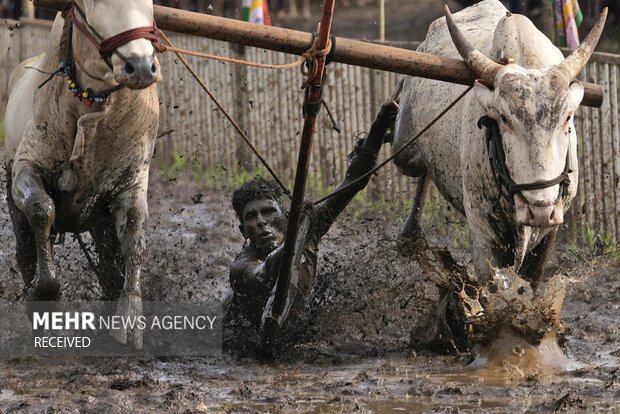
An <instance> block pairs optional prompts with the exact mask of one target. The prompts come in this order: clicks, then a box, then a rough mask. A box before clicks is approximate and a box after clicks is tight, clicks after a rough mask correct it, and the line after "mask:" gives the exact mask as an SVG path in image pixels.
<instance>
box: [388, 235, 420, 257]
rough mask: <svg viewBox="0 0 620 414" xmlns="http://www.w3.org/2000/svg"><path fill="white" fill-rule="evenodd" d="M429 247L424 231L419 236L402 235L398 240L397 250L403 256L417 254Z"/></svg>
mask: <svg viewBox="0 0 620 414" xmlns="http://www.w3.org/2000/svg"><path fill="white" fill-rule="evenodd" d="M427 248H428V244H427V243H426V238H425V237H424V233H421V232H420V234H419V236H417V237H410V236H400V237H399V238H398V239H397V240H396V250H397V251H398V253H399V254H400V255H402V256H406V257H407V256H417V255H419V254H420V253H421V252H423V251H425V250H426V249H427Z"/></svg>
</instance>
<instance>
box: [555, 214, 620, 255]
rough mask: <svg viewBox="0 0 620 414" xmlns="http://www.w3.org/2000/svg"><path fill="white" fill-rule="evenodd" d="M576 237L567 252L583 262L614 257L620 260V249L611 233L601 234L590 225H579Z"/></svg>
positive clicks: (569, 244) (570, 242)
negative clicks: (594, 258)
mask: <svg viewBox="0 0 620 414" xmlns="http://www.w3.org/2000/svg"><path fill="white" fill-rule="evenodd" d="M577 229H578V231H577V234H576V236H575V237H574V238H573V239H572V240H571V241H569V243H568V247H567V250H568V252H569V253H570V254H572V255H573V256H574V257H575V258H577V259H578V260H581V261H588V260H591V259H592V258H593V257H595V256H600V255H604V254H609V255H612V256H613V257H614V258H615V259H616V260H620V248H619V247H618V245H617V244H616V243H614V236H613V234H612V233H610V232H603V233H599V232H598V231H597V230H596V229H594V228H592V227H591V226H590V225H589V224H588V223H584V222H581V223H578V226H577Z"/></svg>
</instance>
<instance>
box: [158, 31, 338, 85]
mask: <svg viewBox="0 0 620 414" xmlns="http://www.w3.org/2000/svg"><path fill="white" fill-rule="evenodd" d="M159 34H160V36H161V37H162V38H163V39H164V40H165V41H166V43H167V44H162V43H161V42H154V43H153V45H154V46H155V50H157V52H159V53H163V52H174V53H176V55H177V56H179V55H181V54H183V55H188V56H194V57H199V58H204V59H211V60H217V61H219V62H225V63H234V64H237V65H244V66H250V67H254V68H260V69H292V68H296V67H297V66H300V67H301V69H300V71H301V74H302V75H303V76H304V77H305V78H306V80H305V81H304V83H303V84H302V86H301V89H305V88H306V87H307V86H308V83H309V82H310V79H313V78H314V76H315V75H316V72H317V68H318V66H317V62H316V60H317V59H318V58H324V57H325V56H327V55H328V54H329V51H330V50H331V47H332V42H331V40H329V39H328V42H327V47H326V48H325V49H323V50H318V38H317V39H314V42H313V43H312V46H311V47H310V49H308V50H307V51H306V52H304V53H303V54H302V55H301V56H300V57H299V58H298V59H297V60H296V61H295V62H292V63H285V64H282V65H274V64H271V63H258V62H250V61H247V60H241V59H235V58H231V57H226V56H217V55H212V54H210V53H204V52H197V51H194V50H187V49H181V48H178V47H176V46H174V45H173V44H172V42H170V39H168V38H167V37H166V35H165V34H164V33H163V32H162V31H161V30H160V31H159ZM179 58H180V56H179ZM304 62H307V66H308V68H307V69H305V68H304V66H303V63H304ZM188 69H189V68H188Z"/></svg>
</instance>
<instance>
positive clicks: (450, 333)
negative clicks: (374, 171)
mask: <svg viewBox="0 0 620 414" xmlns="http://www.w3.org/2000/svg"><path fill="white" fill-rule="evenodd" d="M419 260H420V262H421V264H422V267H423V268H424V269H425V270H426V271H427V273H428V274H429V275H430V277H431V279H432V280H433V281H434V282H435V283H436V284H437V286H439V287H440V288H442V289H444V290H445V291H446V294H445V296H444V298H443V299H442V301H441V303H440V306H439V309H438V315H439V316H438V317H437V321H436V325H437V326H439V327H438V328H436V329H435V330H434V332H435V335H436V336H438V337H441V336H443V338H441V339H443V340H444V342H446V339H449V340H450V341H452V343H453V344H454V346H455V347H456V348H458V349H460V350H463V348H464V347H465V346H467V348H469V349H470V350H471V351H472V354H473V356H474V359H473V362H471V363H470V364H469V365H468V366H467V368H466V370H464V371H462V372H459V373H458V375H461V376H463V379H464V380H471V381H479V380H480V379H482V380H483V381H489V382H491V383H495V384H509V383H515V382H517V383H518V382H520V381H523V380H551V379H552V378H553V376H554V375H556V374H558V373H562V372H567V371H571V370H575V369H577V368H579V367H580V365H579V364H577V363H575V362H571V361H570V360H569V359H568V358H567V357H566V355H564V353H563V352H562V350H561V349H560V346H559V344H558V340H559V338H560V337H561V336H562V335H563V333H564V328H563V326H562V323H561V313H562V307H563V304H564V299H565V297H566V292H567V286H568V278H567V277H566V276H565V275H563V274H556V275H554V276H552V277H550V278H549V279H548V280H546V282H545V283H544V284H543V285H541V286H539V288H538V289H537V290H536V291H534V290H533V289H532V287H531V285H530V283H529V282H528V281H527V280H525V279H523V278H521V277H520V276H519V275H518V274H517V273H516V272H515V271H514V270H513V268H503V269H495V274H494V276H493V279H492V280H490V281H488V282H487V283H485V284H480V283H479V282H478V281H477V280H476V278H475V277H473V276H472V275H471V273H470V271H469V269H467V268H465V267H463V266H460V265H458V264H457V263H456V261H455V260H454V259H453V258H452V256H451V254H450V252H449V251H448V250H447V249H441V248H431V249H428V250H427V251H425V252H421V253H420V254H419Z"/></svg>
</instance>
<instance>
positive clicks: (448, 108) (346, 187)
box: [313, 86, 473, 205]
mask: <svg viewBox="0 0 620 414" xmlns="http://www.w3.org/2000/svg"><path fill="white" fill-rule="evenodd" d="M472 88H473V86H470V87H468V88H467V89H465V91H464V92H463V93H462V94H460V95H459V96H458V97H457V98H456V99H455V100H454V101H452V103H451V104H450V105H448V106H447V107H446V108H445V109H444V110H443V111H441V112H440V113H439V115H437V116H436V117H435V118H434V119H433V120H432V121H431V122H430V123H429V124H428V125H426V126H425V127H424V128H423V129H422V130H421V131H420V132H418V133H417V135H416V136H415V137H413V138H411V139H410V140H409V141H407V143H405V145H403V146H402V147H401V148H400V149H399V150H398V151H396V152H395V153H393V154H392V156H390V157H389V158H387V159H386V160H385V161H383V162H382V163H381V164H379V165H377V166H376V167H375V168H373V169H372V170H370V171H368V172H367V173H365V174H363V175H361V176H360V177H358V178H357V179H355V180H354V181H353V182H351V183H350V184H348V185H347V186H345V187H342V188H341V189H339V190H336V191H334V192H333V193H331V194H328V195H327V196H325V197H323V198H321V199H320V200H318V201H315V202H314V203H313V204H314V205H317V204H320V203H322V202H323V201H325V200H327V199H330V198H332V197H334V196H335V195H337V194H340V193H342V192H343V191H345V190H346V189H348V188H350V187H352V186H354V185H355V184H357V183H359V182H360V181H362V180H363V179H364V178H366V177H368V176H369V175H370V174H373V173H375V172H376V171H378V170H380V169H381V168H383V167H384V166H385V165H386V164H387V163H388V162H390V161H392V160H393V159H394V158H396V157H397V156H398V154H400V153H401V152H403V151H404V150H405V149H407V148H409V147H410V146H411V145H412V144H413V143H414V142H416V141H417V140H418V138H420V136H422V134H424V133H425V132H426V131H427V130H428V129H429V128H430V127H432V126H433V125H434V124H435V122H437V121H439V119H441V117H443V116H444V115H445V114H446V112H448V111H449V110H450V109H452V107H453V106H454V105H456V104H457V103H458V102H459V101H460V100H461V99H462V98H463V97H464V96H465V95H467V92H469V91H470V90H471V89H472Z"/></svg>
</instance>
